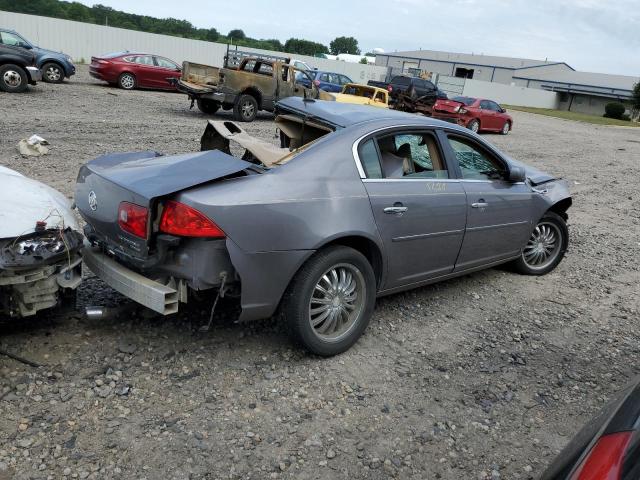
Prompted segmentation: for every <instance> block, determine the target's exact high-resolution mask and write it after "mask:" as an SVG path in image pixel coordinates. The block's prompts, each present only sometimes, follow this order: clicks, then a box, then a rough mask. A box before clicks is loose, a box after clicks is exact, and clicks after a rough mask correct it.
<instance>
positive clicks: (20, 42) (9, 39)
mask: <svg viewBox="0 0 640 480" xmlns="http://www.w3.org/2000/svg"><path fill="white" fill-rule="evenodd" d="M0 40H1V41H2V44H3V45H10V46H12V47H22V46H24V45H28V42H27V41H26V40H25V39H24V38H22V37H19V36H18V35H15V34H13V33H9V32H0Z"/></svg>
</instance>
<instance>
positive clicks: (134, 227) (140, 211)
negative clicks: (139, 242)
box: [118, 202, 149, 238]
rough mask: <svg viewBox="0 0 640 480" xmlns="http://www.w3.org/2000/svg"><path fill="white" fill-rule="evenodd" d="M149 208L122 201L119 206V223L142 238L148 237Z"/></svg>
mask: <svg viewBox="0 0 640 480" xmlns="http://www.w3.org/2000/svg"><path fill="white" fill-rule="evenodd" d="M148 219H149V210H147V208H146V207H141V206H140V205H136V204H135V203H129V202H122V203H121V204H120V205H119V206H118V225H120V228H121V229H122V230H124V231H125V232H129V233H130V234H132V235H135V236H136V237H140V238H147V220H148Z"/></svg>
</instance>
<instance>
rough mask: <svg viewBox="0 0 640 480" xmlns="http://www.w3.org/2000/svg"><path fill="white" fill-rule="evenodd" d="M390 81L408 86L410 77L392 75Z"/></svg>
mask: <svg viewBox="0 0 640 480" xmlns="http://www.w3.org/2000/svg"><path fill="white" fill-rule="evenodd" d="M391 83H395V84H396V85H406V86H409V84H410V83H411V79H410V78H409V77H404V76H398V77H393V79H392V80H391Z"/></svg>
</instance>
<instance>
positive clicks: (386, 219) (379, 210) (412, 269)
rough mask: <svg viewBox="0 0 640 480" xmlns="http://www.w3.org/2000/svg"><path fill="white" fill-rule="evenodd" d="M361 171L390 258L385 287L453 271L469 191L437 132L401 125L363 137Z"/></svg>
mask: <svg viewBox="0 0 640 480" xmlns="http://www.w3.org/2000/svg"><path fill="white" fill-rule="evenodd" d="M358 157H359V161H360V163H361V166H362V172H361V175H363V176H364V179H363V183H364V185H365V188H366V190H367V193H368V195H369V199H370V202H371V208H372V209H373V214H374V218H375V221H376V225H377V227H378V231H379V232H380V236H381V238H382V241H383V243H384V247H385V255H386V259H387V265H388V267H387V272H386V281H385V284H384V287H383V288H384V289H385V290H390V289H393V288H396V287H401V286H405V285H411V284H416V283H419V282H422V281H425V280H428V279H431V278H435V277H438V276H442V275H446V274H448V273H450V272H451V271H452V270H453V268H454V265H455V261H456V258H457V256H458V253H459V251H460V246H461V244H462V238H463V234H464V227H465V221H466V196H465V193H464V189H463V187H462V185H461V183H460V181H459V180H457V179H454V178H449V171H448V168H447V165H446V163H445V160H444V156H443V154H442V151H441V149H440V147H439V145H438V142H437V137H436V135H435V133H434V131H431V130H424V129H418V130H416V129H404V130H402V129H395V130H392V131H387V132H386V133H384V134H381V135H376V136H372V137H369V138H367V139H365V140H363V141H361V142H360V145H359V147H358Z"/></svg>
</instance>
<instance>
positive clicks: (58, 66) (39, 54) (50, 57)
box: [0, 28, 76, 83]
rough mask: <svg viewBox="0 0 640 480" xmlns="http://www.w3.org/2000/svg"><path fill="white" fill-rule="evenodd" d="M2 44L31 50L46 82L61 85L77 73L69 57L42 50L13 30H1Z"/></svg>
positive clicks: (60, 53)
mask: <svg viewBox="0 0 640 480" xmlns="http://www.w3.org/2000/svg"><path fill="white" fill-rule="evenodd" d="M0 44H2V45H8V46H11V47H21V48H25V49H27V50H31V51H32V52H33V53H34V54H35V56H36V64H37V66H38V68H39V69H41V70H42V79H43V80H44V81H45V82H49V83H61V82H63V81H64V79H65V78H69V77H71V75H74V74H75V73H76V66H75V65H74V64H73V60H72V59H71V57H70V56H69V55H66V54H64V53H62V52H54V51H53V50H47V49H46V48H40V47H38V46H36V45H34V44H32V43H31V42H30V41H29V40H27V39H25V38H24V37H23V36H22V35H20V34H19V33H18V32H15V31H13V30H7V29H3V28H0Z"/></svg>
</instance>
